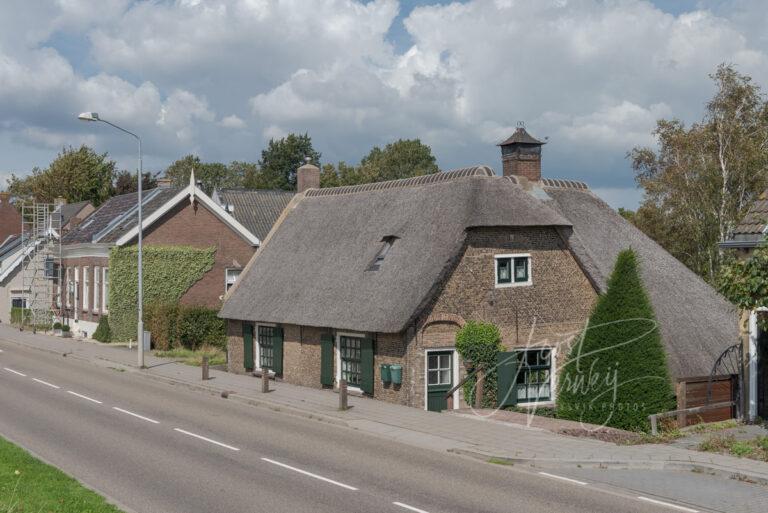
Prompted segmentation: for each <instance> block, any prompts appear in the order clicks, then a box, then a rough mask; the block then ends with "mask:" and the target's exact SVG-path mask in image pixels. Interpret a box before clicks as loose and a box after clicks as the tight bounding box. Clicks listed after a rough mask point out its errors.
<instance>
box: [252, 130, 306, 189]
mask: <svg viewBox="0 0 768 513" xmlns="http://www.w3.org/2000/svg"><path fill="white" fill-rule="evenodd" d="M320 156H321V154H320V153H319V152H317V151H315V149H314V147H313V146H312V138H311V137H310V136H309V134H304V135H296V134H288V136H286V137H283V138H282V139H270V140H269V144H268V145H267V148H266V149H264V150H262V152H261V160H259V171H258V172H257V173H256V174H254V175H252V177H251V178H250V179H249V182H248V185H249V187H252V188H255V189H284V190H288V191H292V190H295V189H296V170H297V169H298V168H299V167H301V166H302V165H304V163H305V158H309V161H310V162H311V163H313V164H315V165H316V166H319V165H320Z"/></svg>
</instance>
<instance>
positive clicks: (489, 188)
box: [220, 167, 569, 333]
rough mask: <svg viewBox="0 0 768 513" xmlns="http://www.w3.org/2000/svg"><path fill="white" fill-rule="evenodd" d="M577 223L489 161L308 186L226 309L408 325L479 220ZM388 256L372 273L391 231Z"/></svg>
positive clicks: (344, 323) (305, 319)
mask: <svg viewBox="0 0 768 513" xmlns="http://www.w3.org/2000/svg"><path fill="white" fill-rule="evenodd" d="M505 225H508V226H568V225H569V223H568V221H567V220H566V219H564V218H563V217H562V216H561V215H559V214H558V213H556V212H555V211H553V210H552V209H550V208H547V207H546V206H545V205H543V204H542V203H541V202H540V201H538V200H536V199H535V198H534V197H532V196H530V195H529V194H527V193H525V192H524V191H523V190H522V189H521V188H520V187H518V186H516V185H514V184H512V183H511V182H510V181H509V180H506V179H504V178H500V177H495V176H493V171H492V170H491V169H489V168H487V167H479V168H471V169H466V170H458V171H452V172H448V173H440V174H435V175H429V176H424V177H418V178H411V179H406V180H397V181H394V182H387V183H382V184H369V185H362V186H356V187H343V188H339V189H333V190H314V191H308V193H307V194H306V196H304V197H302V198H300V199H298V201H295V202H294V203H293V204H292V205H289V206H288V209H287V212H286V213H285V214H284V218H283V219H282V221H278V224H277V225H276V228H275V229H274V230H273V231H272V233H271V234H270V235H269V237H268V239H267V240H266V241H264V244H263V246H262V248H260V250H259V251H258V253H257V254H258V257H257V258H255V259H253V260H252V261H251V264H249V268H248V269H246V272H245V273H244V274H243V275H242V276H241V277H240V279H239V280H238V282H237V284H236V285H235V288H234V289H233V290H232V291H231V292H230V294H229V295H228V297H227V299H226V301H225V304H224V306H223V308H222V310H221V314H220V315H221V316H222V317H228V318H234V319H246V320H261V321H267V320H269V321H273V322H281V323H290V324H301V325H305V326H333V327H337V328H347V329H353V330H357V331H372V332H373V331H375V332H391V333H394V332H399V331H401V330H402V329H403V328H405V326H406V325H407V323H408V322H409V321H410V320H411V319H412V318H413V316H414V315H415V314H416V313H417V310H418V309H419V306H420V305H421V304H422V302H423V301H424V300H425V298H426V297H427V296H428V294H429V293H430V291H431V290H432V287H433V285H434V284H435V283H436V281H437V280H438V279H439V277H440V275H441V273H442V272H443V270H444V269H445V267H446V265H448V263H449V262H450V261H451V259H452V258H454V257H455V256H456V254H457V252H458V251H459V249H460V248H461V246H462V244H463V242H464V232H465V230H466V229H467V228H469V227H479V226H505ZM390 236H391V237H397V239H396V240H395V241H394V244H393V246H392V250H391V251H389V253H388V254H387V256H386V262H385V263H384V265H382V266H381V268H380V269H379V270H378V271H367V269H368V267H370V265H371V263H372V262H373V261H374V259H375V257H376V255H377V254H378V253H379V251H380V250H381V249H382V246H383V242H382V240H383V239H384V238H385V237H390Z"/></svg>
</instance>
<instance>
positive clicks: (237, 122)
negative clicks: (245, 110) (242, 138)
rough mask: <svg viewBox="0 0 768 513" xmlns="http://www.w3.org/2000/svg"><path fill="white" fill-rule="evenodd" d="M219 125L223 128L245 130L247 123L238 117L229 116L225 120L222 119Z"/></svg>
mask: <svg viewBox="0 0 768 513" xmlns="http://www.w3.org/2000/svg"><path fill="white" fill-rule="evenodd" d="M219 125H221V126H223V127H224V128H234V129H239V128H245V127H246V126H248V125H246V124H245V121H243V120H242V119H240V118H239V117H237V116H236V115H234V114H232V115H231V116H227V117H225V118H222V120H221V121H219Z"/></svg>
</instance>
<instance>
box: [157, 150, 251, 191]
mask: <svg viewBox="0 0 768 513" xmlns="http://www.w3.org/2000/svg"><path fill="white" fill-rule="evenodd" d="M192 171H194V172H195V180H196V181H197V182H200V183H201V188H202V189H203V191H205V193H206V194H208V195H210V194H213V191H214V190H216V189H223V188H227V187H242V186H243V174H242V173H243V167H242V163H240V162H233V163H232V164H230V165H229V166H227V165H226V164H222V163H221V162H202V161H201V160H200V157H198V156H197V155H187V156H185V157H182V158H180V159H179V160H177V161H176V162H174V163H173V164H171V165H170V166H168V168H167V169H166V170H165V177H166V178H170V179H171V184H172V185H174V186H175V187H184V186H186V185H188V184H189V177H190V175H191V173H192Z"/></svg>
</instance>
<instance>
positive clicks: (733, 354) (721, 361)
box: [706, 342, 746, 419]
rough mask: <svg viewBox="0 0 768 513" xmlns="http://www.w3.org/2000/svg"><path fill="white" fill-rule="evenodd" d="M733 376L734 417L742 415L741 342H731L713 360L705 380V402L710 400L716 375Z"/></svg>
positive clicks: (742, 371)
mask: <svg viewBox="0 0 768 513" xmlns="http://www.w3.org/2000/svg"><path fill="white" fill-rule="evenodd" d="M724 375H725V376H733V377H734V378H735V379H734V380H733V400H734V403H735V404H736V418H738V419H741V418H743V417H744V413H745V412H746V408H745V405H744V348H743V345H742V344H741V342H739V343H736V344H733V345H732V346H730V347H728V348H727V349H726V350H725V351H723V352H722V353H721V354H720V356H718V357H717V360H715V364H714V365H713V366H712V371H711V372H710V373H709V381H708V382H707V402H706V404H707V405H709V404H710V403H711V402H712V385H713V383H714V381H715V378H716V377H717V376H724Z"/></svg>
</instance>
